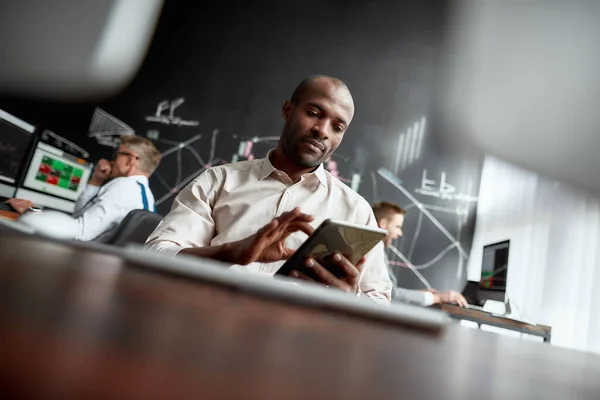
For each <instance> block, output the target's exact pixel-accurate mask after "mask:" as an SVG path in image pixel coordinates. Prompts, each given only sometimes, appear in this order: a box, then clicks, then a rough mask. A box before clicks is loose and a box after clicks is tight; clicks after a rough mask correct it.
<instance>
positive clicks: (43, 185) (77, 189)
mask: <svg viewBox="0 0 600 400" xmlns="http://www.w3.org/2000/svg"><path fill="white" fill-rule="evenodd" d="M91 173H92V165H91V164H89V163H87V162H86V161H85V160H83V159H81V158H77V157H75V156H72V155H70V154H67V153H65V152H64V151H62V150H60V149H57V148H56V147H53V146H50V145H48V144H46V143H42V142H38V144H37V146H36V148H35V151H34V153H33V157H32V158H31V162H30V163H29V168H28V169H27V174H26V175H25V179H24V180H23V187H25V188H28V189H33V190H36V191H39V192H42V193H45V194H49V195H52V196H56V197H60V198H62V199H65V200H69V201H75V200H77V198H78V197H79V195H80V194H81V192H82V191H83V189H84V188H85V185H86V183H87V181H88V179H89V177H90V175H91Z"/></svg>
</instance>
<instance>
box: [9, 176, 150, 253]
mask: <svg viewBox="0 0 600 400" xmlns="http://www.w3.org/2000/svg"><path fill="white" fill-rule="evenodd" d="M144 196H145V200H144ZM136 209H148V210H150V211H154V196H153V195H152V191H151V190H150V187H149V185H148V178H147V177H145V176H143V175H134V176H128V177H121V178H114V179H112V180H110V181H109V182H108V183H106V184H104V185H102V186H100V187H98V186H93V185H87V186H86V188H85V189H84V191H83V192H82V193H81V195H80V196H79V198H78V199H77V202H76V203H75V210H74V211H73V215H68V214H65V213H61V212H56V211H54V212H53V211H42V212H37V213H34V212H28V213H26V214H24V215H23V216H21V218H19V221H20V222H23V223H25V224H27V225H29V226H31V227H33V228H34V229H35V230H36V231H38V232H40V233H43V234H46V235H49V236H53V237H57V238H61V239H76V240H86V241H88V240H98V241H101V240H102V238H103V237H108V236H110V234H111V233H112V232H113V231H114V230H115V229H116V227H117V226H118V225H119V223H120V222H121V221H122V220H123V219H124V218H125V216H126V215H127V214H128V213H129V212H130V211H132V210H136Z"/></svg>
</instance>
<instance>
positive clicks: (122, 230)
mask: <svg viewBox="0 0 600 400" xmlns="http://www.w3.org/2000/svg"><path fill="white" fill-rule="evenodd" d="M161 219H162V215H160V214H157V213H154V212H151V211H146V210H133V211H130V212H129V214H127V216H126V217H125V218H124V219H123V221H121V223H120V224H119V226H117V229H116V230H115V232H114V233H113V234H112V235H111V236H110V237H109V238H108V239H106V240H103V242H104V243H106V244H111V245H113V246H119V247H124V246H125V245H126V244H130V243H137V244H144V243H145V242H146V239H148V236H150V234H151V233H152V231H154V229H155V228H156V226H157V225H158V223H159V222H160V220H161Z"/></svg>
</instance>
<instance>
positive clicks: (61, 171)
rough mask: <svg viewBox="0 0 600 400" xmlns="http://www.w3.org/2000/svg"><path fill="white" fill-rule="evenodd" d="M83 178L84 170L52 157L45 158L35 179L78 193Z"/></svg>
mask: <svg viewBox="0 0 600 400" xmlns="http://www.w3.org/2000/svg"><path fill="white" fill-rule="evenodd" d="M82 176H83V170H82V169H80V168H77V167H73V166H72V165H69V164H65V163H64V162H62V161H60V160H56V159H54V158H52V157H48V156H44V157H43V158H42V163H41V164H40V167H39V168H38V171H37V174H36V175H35V179H37V180H38V181H43V182H46V183H47V184H50V185H55V186H58V187H61V188H63V189H67V190H72V191H74V192H76V191H77V188H78V187H79V183H80V182H81V177H82Z"/></svg>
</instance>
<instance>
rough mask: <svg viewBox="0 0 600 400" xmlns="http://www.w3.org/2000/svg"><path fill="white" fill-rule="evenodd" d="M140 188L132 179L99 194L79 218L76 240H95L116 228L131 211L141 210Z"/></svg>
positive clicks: (122, 181)
mask: <svg viewBox="0 0 600 400" xmlns="http://www.w3.org/2000/svg"><path fill="white" fill-rule="evenodd" d="M139 199H140V187H139V185H138V184H137V183H136V182H135V181H132V180H130V179H123V180H121V181H117V182H114V183H113V184H112V185H111V186H109V187H103V188H102V189H100V191H99V192H98V195H97V197H96V199H95V200H94V203H93V204H92V205H91V206H89V207H88V208H87V209H86V210H85V212H84V213H83V214H82V215H81V216H80V217H78V218H75V220H76V221H77V223H78V224H79V232H78V234H77V236H76V237H75V239H77V240H93V239H95V238H97V237H98V236H100V235H101V234H102V233H104V232H107V231H109V230H110V229H113V228H115V227H116V226H117V225H119V223H120V222H121V221H122V220H123V219H124V218H125V217H126V216H127V214H128V213H129V212H130V211H131V210H135V209H137V208H139V204H138V203H139Z"/></svg>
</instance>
